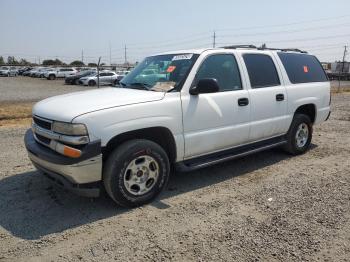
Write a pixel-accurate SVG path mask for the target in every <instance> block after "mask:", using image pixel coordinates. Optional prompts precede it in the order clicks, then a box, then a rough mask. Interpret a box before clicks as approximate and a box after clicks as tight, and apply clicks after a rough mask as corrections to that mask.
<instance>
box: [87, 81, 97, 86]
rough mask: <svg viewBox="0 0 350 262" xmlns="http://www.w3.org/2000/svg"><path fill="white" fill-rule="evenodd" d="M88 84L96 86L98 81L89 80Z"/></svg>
mask: <svg viewBox="0 0 350 262" xmlns="http://www.w3.org/2000/svg"><path fill="white" fill-rule="evenodd" d="M88 85H89V86H95V85H96V82H95V81H94V80H90V81H89V82H88Z"/></svg>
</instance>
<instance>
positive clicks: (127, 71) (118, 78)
mask: <svg viewBox="0 0 350 262" xmlns="http://www.w3.org/2000/svg"><path fill="white" fill-rule="evenodd" d="M129 73H130V71H129V70H119V71H117V75H118V76H117V81H116V83H115V84H118V83H119V81H120V80H122V79H123V78H124V77H125V76H126V75H127V74H129Z"/></svg>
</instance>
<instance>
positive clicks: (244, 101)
mask: <svg viewBox="0 0 350 262" xmlns="http://www.w3.org/2000/svg"><path fill="white" fill-rule="evenodd" d="M248 104H249V100H248V98H246V97H244V98H239V99H238V105H239V106H247V105H248Z"/></svg>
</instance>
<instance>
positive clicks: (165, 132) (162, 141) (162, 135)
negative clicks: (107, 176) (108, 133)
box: [102, 126, 177, 163]
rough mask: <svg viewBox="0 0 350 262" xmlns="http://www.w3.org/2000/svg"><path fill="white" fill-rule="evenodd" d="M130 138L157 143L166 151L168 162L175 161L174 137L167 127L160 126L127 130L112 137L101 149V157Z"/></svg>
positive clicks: (104, 157) (106, 155) (105, 157)
mask: <svg viewBox="0 0 350 262" xmlns="http://www.w3.org/2000/svg"><path fill="white" fill-rule="evenodd" d="M132 139H146V140H150V141H152V142H155V143H157V144H158V145H160V146H161V147H162V148H163V149H164V150H165V152H166V153H167V155H168V157H169V161H170V163H174V162H175V160H176V156H177V149H176V143H175V138H174V136H173V134H172V132H171V131H170V130H169V129H168V128H166V127H162V126H156V127H147V128H142V129H137V130H132V131H127V132H125V133H121V134H118V135H116V136H114V137H112V138H111V139H110V140H109V141H108V142H107V144H106V146H105V147H103V149H102V155H103V159H104V160H105V159H107V157H108V156H109V154H110V153H111V152H112V151H113V150H114V149H115V148H116V147H117V146H118V145H121V144H122V143H123V142H126V141H129V140H132Z"/></svg>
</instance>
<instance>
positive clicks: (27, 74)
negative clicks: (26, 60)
mask: <svg viewBox="0 0 350 262" xmlns="http://www.w3.org/2000/svg"><path fill="white" fill-rule="evenodd" d="M34 70H35V68H34V67H32V68H30V69H29V70H25V71H24V72H23V73H22V75H23V76H30V75H31V73H32V72H33V71H34Z"/></svg>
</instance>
